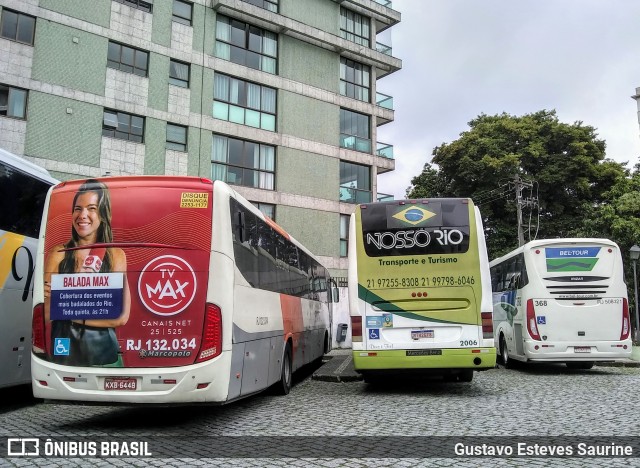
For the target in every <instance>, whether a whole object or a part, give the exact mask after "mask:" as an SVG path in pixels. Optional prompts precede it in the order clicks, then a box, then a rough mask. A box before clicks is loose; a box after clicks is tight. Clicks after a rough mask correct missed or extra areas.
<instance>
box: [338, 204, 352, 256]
mask: <svg viewBox="0 0 640 468" xmlns="http://www.w3.org/2000/svg"><path fill="white" fill-rule="evenodd" d="M350 219H351V216H349V215H343V214H341V215H340V256H341V257H346V256H347V255H348V254H349V220H350Z"/></svg>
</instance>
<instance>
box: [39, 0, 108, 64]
mask: <svg viewBox="0 0 640 468" xmlns="http://www.w3.org/2000/svg"><path fill="white" fill-rule="evenodd" d="M111 1H112V0H91V5H90V6H89V5H88V2H87V0H40V8H45V9H47V10H51V11H55V12H57V13H61V14H63V15H67V16H71V17H72V18H78V19H80V20H82V21H86V22H88V23H92V24H97V25H98V26H102V27H104V28H108V27H109V21H110V19H111ZM42 23H44V21H38V25H37V26H36V31H37V28H39V27H40V25H41V24H42ZM105 56H106V51H105Z"/></svg>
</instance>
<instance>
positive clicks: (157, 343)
mask: <svg viewBox="0 0 640 468" xmlns="http://www.w3.org/2000/svg"><path fill="white" fill-rule="evenodd" d="M159 180H160V179H148V180H147V181H145V179H144V178H140V179H136V182H131V181H128V180H126V179H121V178H115V179H113V180H110V179H88V180H79V181H70V182H65V183H63V184H60V185H58V186H57V187H56V188H54V190H53V192H52V194H51V201H50V206H49V210H48V215H47V225H46V231H45V250H44V252H45V254H44V255H45V258H44V278H43V280H44V334H45V340H44V342H45V346H46V348H47V349H46V351H45V355H44V356H42V357H43V358H44V359H47V360H49V361H52V362H54V363H58V364H63V365H69V366H103V367H171V366H181V365H188V364H193V363H194V362H195V359H196V357H197V354H198V350H199V347H200V341H201V338H202V327H203V321H204V310H205V300H206V286H207V281H208V267H209V252H210V245H211V210H212V203H213V200H212V191H211V188H212V186H211V185H205V184H201V183H198V182H195V181H193V182H188V183H184V184H182V185H172V184H170V183H167V185H166V186H163V185H159V182H158V181H159ZM168 180H171V179H168ZM151 181H155V182H151ZM128 184H130V185H128ZM34 335H35V333H34Z"/></svg>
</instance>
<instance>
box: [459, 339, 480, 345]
mask: <svg viewBox="0 0 640 468" xmlns="http://www.w3.org/2000/svg"><path fill="white" fill-rule="evenodd" d="M460 346H478V340H460Z"/></svg>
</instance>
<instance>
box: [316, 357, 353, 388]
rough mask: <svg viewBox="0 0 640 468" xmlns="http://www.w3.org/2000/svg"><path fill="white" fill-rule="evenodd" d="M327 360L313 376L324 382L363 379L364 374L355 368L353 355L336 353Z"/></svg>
mask: <svg viewBox="0 0 640 468" xmlns="http://www.w3.org/2000/svg"><path fill="white" fill-rule="evenodd" d="M329 357H330V359H329V360H327V361H326V362H325V363H324V364H323V365H322V366H321V367H320V368H319V369H318V370H317V371H316V372H314V373H313V375H312V376H311V378H312V379H313V380H320V381H323V382H356V381H359V380H362V376H361V375H360V374H358V373H357V372H356V371H355V369H354V368H353V356H351V354H348V355H336V356H329Z"/></svg>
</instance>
